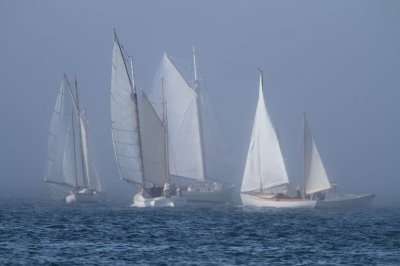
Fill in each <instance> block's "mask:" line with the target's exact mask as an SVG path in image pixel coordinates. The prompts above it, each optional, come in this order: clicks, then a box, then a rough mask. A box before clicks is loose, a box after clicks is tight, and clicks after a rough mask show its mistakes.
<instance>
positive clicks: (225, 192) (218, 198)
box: [182, 186, 235, 203]
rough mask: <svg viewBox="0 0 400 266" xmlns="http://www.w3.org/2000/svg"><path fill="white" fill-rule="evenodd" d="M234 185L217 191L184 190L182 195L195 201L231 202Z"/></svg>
mask: <svg viewBox="0 0 400 266" xmlns="http://www.w3.org/2000/svg"><path fill="white" fill-rule="evenodd" d="M234 188H235V187H234V186H231V187H229V188H223V189H221V190H216V191H187V190H186V191H182V195H183V196H184V197H185V198H186V199H187V200H188V201H193V202H216V203H217V202H219V203H224V202H230V201H231V200H232V195H233V192H234Z"/></svg>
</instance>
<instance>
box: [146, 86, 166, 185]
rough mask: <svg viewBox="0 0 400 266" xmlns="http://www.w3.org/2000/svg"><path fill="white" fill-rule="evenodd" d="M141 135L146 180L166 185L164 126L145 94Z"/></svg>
mask: <svg viewBox="0 0 400 266" xmlns="http://www.w3.org/2000/svg"><path fill="white" fill-rule="evenodd" d="M140 133H141V136H142V138H141V139H142V148H143V166H144V172H145V176H146V180H147V181H149V182H151V183H152V184H155V185H159V186H161V185H164V180H165V179H167V177H165V176H164V175H165V158H164V148H165V145H164V139H165V138H164V125H163V122H162V121H161V120H160V118H159V117H158V115H157V113H156V111H155V110H154V108H153V106H152V105H151V103H150V102H149V100H148V99H147V97H146V95H145V94H144V93H142V105H141V111H140Z"/></svg>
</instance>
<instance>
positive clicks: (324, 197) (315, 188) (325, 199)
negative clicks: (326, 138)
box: [303, 114, 375, 208]
mask: <svg viewBox="0 0 400 266" xmlns="http://www.w3.org/2000/svg"><path fill="white" fill-rule="evenodd" d="M303 148H304V162H303V163H304V194H305V196H306V197H307V198H310V199H315V200H317V205H316V207H317V208H349V207H367V206H370V205H371V204H372V200H373V198H374V197H375V195H374V194H372V193H369V194H362V195H340V194H338V193H336V191H335V190H336V188H335V186H334V185H333V184H331V182H330V181H329V178H328V175H327V173H326V170H325V167H324V164H323V163H322V160H321V156H320V155H319V152H318V148H317V146H316V144H315V142H314V139H313V137H312V134H311V131H310V128H309V125H308V122H307V119H306V115H305V114H303Z"/></svg>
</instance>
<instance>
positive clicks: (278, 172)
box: [241, 76, 289, 192]
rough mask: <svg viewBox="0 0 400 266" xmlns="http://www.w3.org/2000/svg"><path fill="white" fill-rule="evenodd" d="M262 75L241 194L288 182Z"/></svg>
mask: <svg viewBox="0 0 400 266" xmlns="http://www.w3.org/2000/svg"><path fill="white" fill-rule="evenodd" d="M262 86H263V84H262V76H261V77H260V87H259V96H258V103H257V109H256V115H255V118H254V124H253V131H252V134H251V139H250V145H249V150H248V153H247V161H246V166H245V171H244V176H243V181H242V187H241V191H242V192H250V191H260V190H262V189H265V190H266V189H269V188H273V187H277V186H281V185H284V184H288V183H289V178H288V175H287V172H286V168H285V163H284V160H283V156H282V152H281V149H280V145H279V142H278V138H277V136H276V132H275V129H274V127H273V124H272V122H271V119H270V117H269V115H268V111H267V108H266V105H265V100H264V95H263V87H262Z"/></svg>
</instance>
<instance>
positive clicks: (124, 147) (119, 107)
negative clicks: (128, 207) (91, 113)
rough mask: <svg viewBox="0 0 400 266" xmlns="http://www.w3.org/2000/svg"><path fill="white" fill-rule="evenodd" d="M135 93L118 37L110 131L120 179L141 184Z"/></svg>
mask: <svg viewBox="0 0 400 266" xmlns="http://www.w3.org/2000/svg"><path fill="white" fill-rule="evenodd" d="M134 97H136V96H135V94H134V92H133V87H132V84H131V81H130V78H129V74H128V71H127V68H126V65H125V59H124V56H123V54H122V51H121V47H120V44H119V43H118V40H117V38H116V37H115V38H114V48H113V59H112V73H111V130H112V139H113V144H114V150H115V156H116V159H117V163H118V169H119V172H120V175H121V178H122V179H125V180H129V181H132V182H135V183H142V180H143V173H142V166H141V164H142V162H141V155H140V152H141V151H140V143H139V134H140V133H139V121H138V119H137V115H136V112H137V106H136V102H135V100H134Z"/></svg>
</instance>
